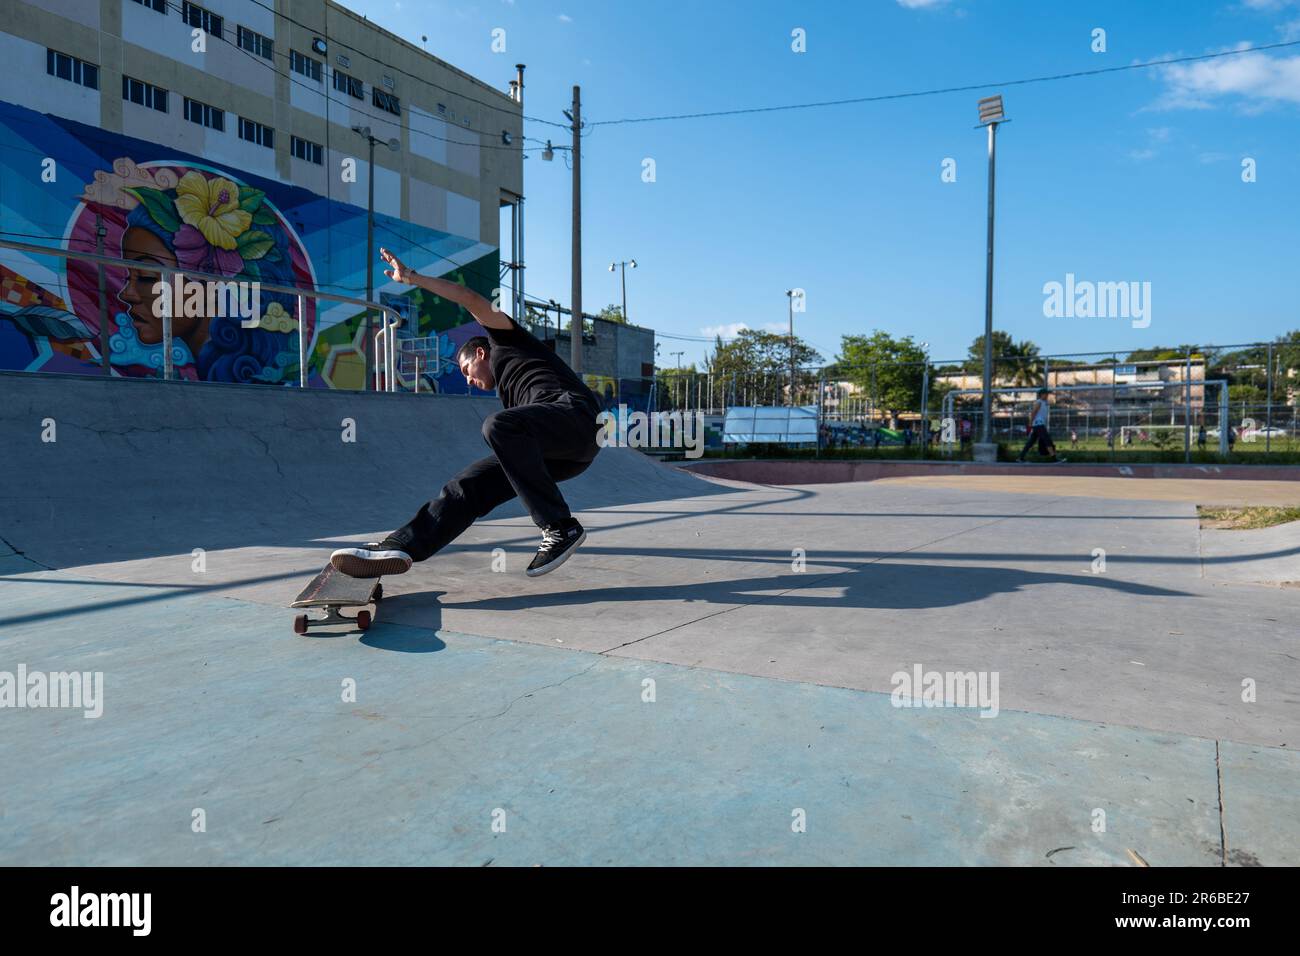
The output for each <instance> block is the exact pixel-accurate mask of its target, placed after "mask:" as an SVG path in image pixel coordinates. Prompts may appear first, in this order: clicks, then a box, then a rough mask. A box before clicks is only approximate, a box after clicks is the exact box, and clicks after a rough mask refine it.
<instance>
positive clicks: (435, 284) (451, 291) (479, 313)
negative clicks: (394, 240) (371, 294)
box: [379, 249, 514, 329]
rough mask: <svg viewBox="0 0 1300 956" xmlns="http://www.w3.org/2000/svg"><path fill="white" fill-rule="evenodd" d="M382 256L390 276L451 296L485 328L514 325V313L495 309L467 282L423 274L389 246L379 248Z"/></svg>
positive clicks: (444, 295)
mask: <svg viewBox="0 0 1300 956" xmlns="http://www.w3.org/2000/svg"><path fill="white" fill-rule="evenodd" d="M379 258H381V259H383V260H384V262H385V263H387V264H388V266H389V268H387V269H385V270H384V275H386V276H388V278H390V279H392V280H393V281H394V282H401V283H404V284H406V285H418V286H419V287H420V288H422V289H428V290H429V291H430V292H432V293H434V294H435V295H440V296H442V297H443V298H444V299H450V300H451V301H452V302H455V303H456V304H457V305H462V306H464V307H465V308H466V309H467V310H468V311H469V314H470V315H472V316H474V321H476V322H478V324H479V325H481V326H483V327H484V328H485V329H508V328H511V327H512V326H513V325H514V323H513V322H512V321H511V319H510V316H508V315H506V314H505V313H504V312H500V311H498V310H496V309H494V308H493V307H492V303H491V302H489V301H488V300H487V299H485V298H483V296H481V295H479V294H478V293H477V292H475V291H474V290H473V289H467V288H465V287H464V286H463V285H460V284H458V283H455V282H452V281H450V280H448V279H435V278H433V277H432V276H422V275H420V274H419V273H418V272H414V271H412V270H411V269H408V268H407V267H406V266H405V265H403V264H402V260H400V259H398V258H397V256H395V255H393V254H392V253H391V252H389V251H388V250H387V249H380V250H379Z"/></svg>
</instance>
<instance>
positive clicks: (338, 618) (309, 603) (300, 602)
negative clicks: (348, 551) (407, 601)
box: [290, 564, 384, 634]
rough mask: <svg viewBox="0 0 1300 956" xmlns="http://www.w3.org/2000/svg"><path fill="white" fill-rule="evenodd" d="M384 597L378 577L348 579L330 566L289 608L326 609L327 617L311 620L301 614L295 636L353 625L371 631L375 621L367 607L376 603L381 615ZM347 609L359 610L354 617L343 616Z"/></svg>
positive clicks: (297, 620)
mask: <svg viewBox="0 0 1300 956" xmlns="http://www.w3.org/2000/svg"><path fill="white" fill-rule="evenodd" d="M383 597H384V586H383V585H382V584H380V583H379V579H378V578H353V577H349V576H348V575H346V574H343V573H342V572H341V571H338V570H336V569H335V568H334V566H333V565H330V564H327V565H325V568H324V569H323V570H322V571H321V572H320V574H318V575H316V577H315V578H313V579H312V582H311V583H310V584H308V585H307V586H306V587H305V588H303V590H302V593H301V594H299V595H298V597H297V598H296V599H295V600H294V602H293V604H292V605H290V606H291V607H295V608H310V607H319V608H324V609H325V616H324V617H317V618H312V617H308V616H307V615H306V614H299V615H298V616H297V617H295V618H294V619H293V630H294V633H295V634H306V633H307V631H308V629H309V628H312V627H320V626H321V625H325V624H354V625H356V627H357V629H358V630H361V631H365V630H368V629H369V628H370V624H371V622H372V620H373V618H372V616H371V614H370V609H369V608H368V607H367V606H366V605H369V604H374V605H375V612H376V613H378V611H379V602H380V601H381V600H383ZM345 607H355V608H360V610H358V611H357V613H356V616H355V617H352V616H350V615H347V614H343V613H340V611H339V609H340V608H345Z"/></svg>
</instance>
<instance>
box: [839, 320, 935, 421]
mask: <svg viewBox="0 0 1300 956" xmlns="http://www.w3.org/2000/svg"><path fill="white" fill-rule="evenodd" d="M925 360H926V356H925V350H924V349H922V348H921V346H920V345H918V344H917V343H916V342H914V341H913V340H912V337H911V336H910V335H909V336H906V337H904V338H901V339H896V338H894V337H893V336H891V335H890V334H889V333H888V332H882V331H881V330H880V329H876V330H875V331H873V332H872V333H871V334H870V335H846V336H844V337H843V338H842V339H841V341H840V359H839V360H838V362H837V363H836V364H835V366H833V367H834V368H835V369H836V370H838V372H839V373H840V377H842V378H845V379H847V380H848V381H850V382H853V383H854V384H855V385H857V386H858V387H859V388H860V389H862V390H863V393H864V394H865V395H867V396H868V397H869V398H870V399H871V403H872V406H873V407H875V408H883V409H885V410H886V411H887V412H888V414H889V417H890V418H891V419H892V418H895V417H896V416H897V415H898V413H899V412H903V411H920V408H921V384H922V375H923V370H924V368H925Z"/></svg>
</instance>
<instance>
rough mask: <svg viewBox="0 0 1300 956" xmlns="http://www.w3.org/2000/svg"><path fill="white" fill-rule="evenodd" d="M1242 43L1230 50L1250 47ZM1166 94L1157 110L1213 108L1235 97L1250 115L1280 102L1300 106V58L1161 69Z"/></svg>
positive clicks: (1245, 58) (1254, 56) (1254, 57)
mask: <svg viewBox="0 0 1300 956" xmlns="http://www.w3.org/2000/svg"><path fill="white" fill-rule="evenodd" d="M1249 46H1250V44H1248V43H1239V44H1237V45H1236V46H1235V47H1231V48H1230V49H1236V50H1243V49H1247V48H1249ZM1158 70H1159V75H1160V78H1161V79H1162V80H1163V81H1164V83H1165V87H1166V88H1165V91H1164V92H1163V93H1162V94H1161V95H1160V97H1159V98H1158V99H1157V100H1156V102H1155V103H1154V104H1153V106H1152V107H1151V108H1153V109H1163V110H1171V109H1212V108H1213V107H1214V105H1215V103H1216V101H1222V100H1224V99H1227V98H1235V99H1236V100H1237V101H1239V102H1240V103H1241V105H1242V106H1243V107H1244V108H1245V109H1246V110H1247V111H1248V112H1257V111H1259V110H1262V109H1265V108H1267V107H1269V106H1274V105H1276V104H1278V103H1300V56H1269V55H1267V54H1265V53H1242V54H1240V55H1239V56H1231V57H1223V58H1221V59H1217V60H1202V61H1201V62H1199V63H1176V64H1173V65H1171V66H1163V67H1158Z"/></svg>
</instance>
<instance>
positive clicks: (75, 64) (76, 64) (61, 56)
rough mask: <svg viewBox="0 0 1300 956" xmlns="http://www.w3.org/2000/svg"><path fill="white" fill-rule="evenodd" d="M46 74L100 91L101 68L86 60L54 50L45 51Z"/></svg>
mask: <svg viewBox="0 0 1300 956" xmlns="http://www.w3.org/2000/svg"><path fill="white" fill-rule="evenodd" d="M45 72H46V73H48V74H50V76H57V77H58V78H59V79H61V80H71V81H72V82H73V83H80V84H81V85H82V86H88V87H90V88H91V89H92V90H97V89H99V67H97V66H95V64H93V63H87V62H86V61H85V60H79V59H77V58H76V57H75V56H68V55H67V54H66V53H58V52H56V51H54V50H49V49H47V50H46V51H45Z"/></svg>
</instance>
